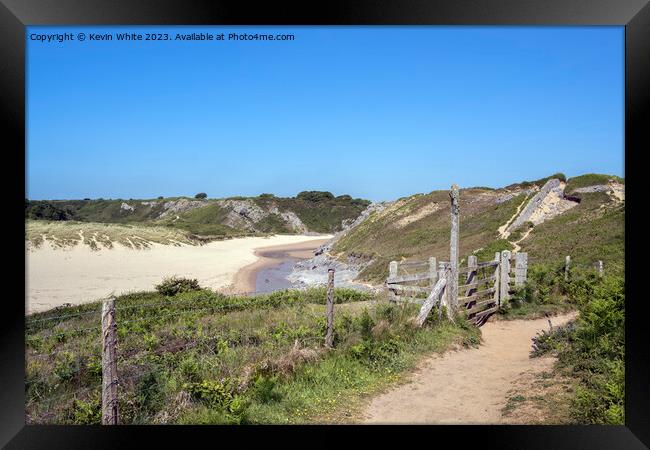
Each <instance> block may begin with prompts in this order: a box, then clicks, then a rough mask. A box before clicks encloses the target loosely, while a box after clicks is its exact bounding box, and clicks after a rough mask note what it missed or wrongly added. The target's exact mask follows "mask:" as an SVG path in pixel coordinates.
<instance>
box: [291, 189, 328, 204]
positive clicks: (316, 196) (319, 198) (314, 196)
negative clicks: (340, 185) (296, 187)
mask: <svg viewBox="0 0 650 450" xmlns="http://www.w3.org/2000/svg"><path fill="white" fill-rule="evenodd" d="M297 198H299V199H300V200H305V201H308V202H314V203H317V202H323V201H326V200H332V199H333V198H334V195H332V193H331V192H327V191H302V192H300V193H298V196H297Z"/></svg>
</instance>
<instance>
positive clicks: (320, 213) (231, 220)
mask: <svg viewBox="0 0 650 450" xmlns="http://www.w3.org/2000/svg"><path fill="white" fill-rule="evenodd" d="M369 204H370V202H369V201H368V200H363V199H358V198H357V199H353V198H352V197H350V196H349V195H341V196H338V197H335V196H334V195H332V194H331V193H329V192H320V191H305V192H301V193H300V194H298V195H297V196H296V197H289V198H282V197H275V196H274V195H272V194H262V195H260V196H258V197H232V198H227V199H189V198H185V197H171V198H157V199H146V200H134V199H129V200H124V199H111V200H105V199H97V200H91V199H85V200H35V201H29V200H26V201H25V218H26V219H27V220H28V221H29V222H41V221H42V223H38V224H36V225H34V224H32V225H31V229H39V230H42V229H43V228H44V227H45V225H44V223H49V224H52V223H55V222H56V223H58V222H70V223H94V224H121V225H129V226H139V227H149V226H152V227H157V228H160V227H164V228H169V229H171V230H176V231H179V232H181V233H182V234H184V235H186V236H189V237H190V238H192V237H198V238H201V237H210V238H219V237H230V236H242V235H252V234H264V233H304V232H318V233H333V232H336V231H339V230H340V229H341V228H342V226H343V221H346V220H347V221H352V220H354V219H355V218H356V217H357V216H359V214H360V213H361V212H362V211H363V210H364V209H365V208H366V207H367V206H368V205H369ZM28 228H30V227H29V226H28ZM45 228H47V227H45ZM77 228H79V227H77ZM49 229H50V231H52V230H55V229H56V230H65V229H66V227H64V226H50V227H49ZM67 229H71V227H67ZM77 233H78V230H77ZM181 240H183V239H181Z"/></svg>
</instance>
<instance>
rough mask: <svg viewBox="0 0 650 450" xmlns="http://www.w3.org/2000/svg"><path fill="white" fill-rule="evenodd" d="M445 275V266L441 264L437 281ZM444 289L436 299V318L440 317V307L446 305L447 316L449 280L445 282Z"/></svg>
mask: <svg viewBox="0 0 650 450" xmlns="http://www.w3.org/2000/svg"><path fill="white" fill-rule="evenodd" d="M446 276H447V268H446V267H445V266H444V265H443V267H442V268H441V269H439V270H438V281H440V280H442V279H443V278H445V277H446ZM443 289H444V290H443V291H442V292H441V293H440V294H439V295H440V298H439V300H438V320H440V319H442V307H443V306H445V307H447V316H449V300H448V299H449V280H447V282H445V286H444V288H443Z"/></svg>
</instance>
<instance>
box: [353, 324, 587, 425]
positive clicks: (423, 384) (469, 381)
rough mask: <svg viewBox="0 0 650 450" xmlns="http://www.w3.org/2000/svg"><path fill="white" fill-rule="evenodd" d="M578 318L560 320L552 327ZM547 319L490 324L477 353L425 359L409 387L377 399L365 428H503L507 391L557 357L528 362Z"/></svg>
mask: <svg viewBox="0 0 650 450" xmlns="http://www.w3.org/2000/svg"><path fill="white" fill-rule="evenodd" d="M574 317H575V313H571V314H565V315H562V316H556V317H553V318H552V319H551V321H552V323H553V326H556V325H561V324H563V323H566V322H568V321H569V320H570V319H572V318H574ZM548 327H549V325H548V319H537V320H513V321H494V322H492V321H490V322H488V323H486V324H485V325H484V326H483V327H482V328H481V331H482V333H483V343H482V344H481V345H480V346H479V347H478V348H476V349H469V350H466V349H463V350H459V351H452V352H448V353H446V354H444V355H443V356H435V357H431V358H428V359H426V360H425V361H423V362H422V364H420V366H419V367H418V368H417V369H416V370H415V372H414V373H413V374H412V375H411V377H410V379H409V380H408V382H407V383H406V384H403V385H400V386H398V387H397V388H395V389H393V390H392V391H390V392H387V393H385V394H382V395H380V396H379V397H377V398H375V399H374V400H373V401H372V402H371V404H370V405H369V407H368V408H367V409H366V411H365V414H364V416H365V417H364V418H363V421H364V422H365V423H371V424H372V423H375V424H377V423H385V424H390V423H403V424H407V423H408V424H412V423H428V424H461V423H462V424H499V423H508V418H507V417H505V418H504V417H502V413H501V410H502V408H503V407H504V406H505V405H506V402H507V400H508V399H507V396H508V392H509V391H511V388H512V387H513V385H514V384H515V383H516V382H517V381H518V380H519V379H520V378H521V377H522V375H529V374H531V373H538V372H541V371H544V370H549V368H550V367H551V365H552V362H553V358H550V357H549V358H529V352H530V350H531V339H532V338H533V337H534V336H535V335H536V334H537V333H538V332H539V331H541V330H543V329H548Z"/></svg>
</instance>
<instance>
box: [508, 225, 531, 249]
mask: <svg viewBox="0 0 650 450" xmlns="http://www.w3.org/2000/svg"><path fill="white" fill-rule="evenodd" d="M531 231H533V229H532V228H529V229H527V230H526V232H525V233H524V234H522V235H521V237H520V238H519V239H517V240H516V241H514V242H513V241H509V242H510V243H511V244H512V245H514V248H513V249H512V253H517V252H518V251H519V250H521V245H519V243H520V242H521V241H523V240H524V239H526V238H527V237H528V235H529V234H530V232H531Z"/></svg>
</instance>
